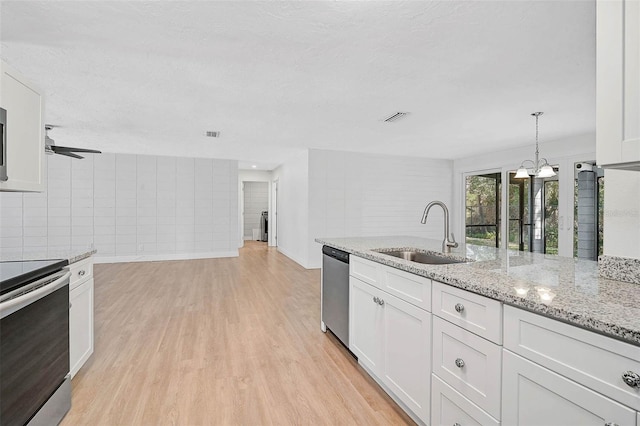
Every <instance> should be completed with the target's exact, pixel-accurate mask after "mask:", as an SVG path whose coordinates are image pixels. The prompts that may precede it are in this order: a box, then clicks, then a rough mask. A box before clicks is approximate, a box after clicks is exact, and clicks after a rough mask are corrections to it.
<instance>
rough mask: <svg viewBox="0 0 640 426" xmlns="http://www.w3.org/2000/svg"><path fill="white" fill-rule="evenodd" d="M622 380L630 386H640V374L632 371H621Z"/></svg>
mask: <svg viewBox="0 0 640 426" xmlns="http://www.w3.org/2000/svg"><path fill="white" fill-rule="evenodd" d="M622 380H624V382H625V383H626V384H627V385H629V386H631V387H632V388H640V375H639V374H638V373H634V372H633V371H625V372H624V373H622Z"/></svg>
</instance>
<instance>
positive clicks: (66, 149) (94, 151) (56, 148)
mask: <svg viewBox="0 0 640 426" xmlns="http://www.w3.org/2000/svg"><path fill="white" fill-rule="evenodd" d="M51 149H52V150H53V151H54V152H57V153H62V152H89V153H91V154H102V151H98V150H97V149H86V148H71V147H68V146H60V145H52V146H51Z"/></svg>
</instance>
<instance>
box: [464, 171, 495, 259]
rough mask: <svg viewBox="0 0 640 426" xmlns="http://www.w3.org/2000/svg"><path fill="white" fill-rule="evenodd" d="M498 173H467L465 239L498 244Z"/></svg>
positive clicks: (487, 244) (489, 244)
mask: <svg viewBox="0 0 640 426" xmlns="http://www.w3.org/2000/svg"><path fill="white" fill-rule="evenodd" d="M501 183H502V176H501V174H500V173H488V174H482V175H475V176H467V177H466V180H465V200H466V201H465V204H466V205H465V240H466V242H467V243H471V244H477V245H483V246H493V247H500V204H501V193H502V187H501Z"/></svg>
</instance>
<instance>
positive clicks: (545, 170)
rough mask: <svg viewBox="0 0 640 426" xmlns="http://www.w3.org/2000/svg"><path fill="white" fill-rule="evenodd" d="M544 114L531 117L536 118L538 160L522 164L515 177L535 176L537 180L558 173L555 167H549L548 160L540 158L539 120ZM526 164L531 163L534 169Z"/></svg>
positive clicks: (526, 161)
mask: <svg viewBox="0 0 640 426" xmlns="http://www.w3.org/2000/svg"><path fill="white" fill-rule="evenodd" d="M542 114H544V113H542V112H534V113H532V114H531V115H532V116H534V117H535V118H536V159H535V161H532V160H524V161H523V162H522V164H520V168H519V169H518V171H517V172H516V175H515V177H516V178H518V179H520V178H528V177H530V176H535V177H537V178H547V177H552V176H555V175H556V172H554V171H553V167H551V166H550V165H549V162H548V161H547V159H546V158H539V151H538V118H539V117H540V116H541V115H542ZM526 163H531V165H532V167H530V168H527V167H525V164H526Z"/></svg>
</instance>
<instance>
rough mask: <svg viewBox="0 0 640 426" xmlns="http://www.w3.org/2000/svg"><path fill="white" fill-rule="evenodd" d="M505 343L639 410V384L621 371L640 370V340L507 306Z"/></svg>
mask: <svg viewBox="0 0 640 426" xmlns="http://www.w3.org/2000/svg"><path fill="white" fill-rule="evenodd" d="M504 328H505V330H504V347H505V348H507V349H509V350H511V351H512V352H515V353H517V354H519V355H521V356H523V357H525V358H528V359H530V360H531V361H534V362H536V363H538V364H540V365H542V366H545V367H547V368H549V369H550V370H553V371H555V372H557V373H560V374H561V375H563V376H566V377H568V378H570V379H572V380H575V381H576V382H578V383H580V384H583V385H585V386H586V387H588V388H591V389H593V390H595V391H597V392H599V393H601V394H603V395H606V396H608V397H609V398H612V399H614V400H616V401H619V402H621V403H622V404H625V405H627V406H629V407H633V408H634V409H636V410H640V387H630V386H628V385H627V384H626V383H625V382H624V380H623V379H622V374H623V373H624V372H626V371H631V372H634V373H636V374H640V346H634V345H631V344H629V343H624V342H621V341H618V340H615V339H612V338H610V337H606V336H602V335H600V334H596V333H594V332H591V331H588V330H584V329H582V328H578V327H575V326H572V325H569V324H565V323H563V322H560V321H556V320H553V319H550V318H546V317H543V316H540V315H537V314H533V313H531V312H527V311H523V310H522V309H518V308H514V307H512V306H506V307H505V311H504Z"/></svg>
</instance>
